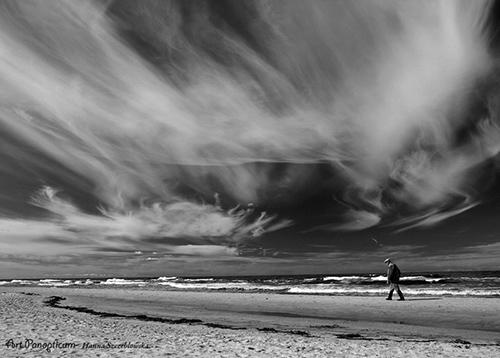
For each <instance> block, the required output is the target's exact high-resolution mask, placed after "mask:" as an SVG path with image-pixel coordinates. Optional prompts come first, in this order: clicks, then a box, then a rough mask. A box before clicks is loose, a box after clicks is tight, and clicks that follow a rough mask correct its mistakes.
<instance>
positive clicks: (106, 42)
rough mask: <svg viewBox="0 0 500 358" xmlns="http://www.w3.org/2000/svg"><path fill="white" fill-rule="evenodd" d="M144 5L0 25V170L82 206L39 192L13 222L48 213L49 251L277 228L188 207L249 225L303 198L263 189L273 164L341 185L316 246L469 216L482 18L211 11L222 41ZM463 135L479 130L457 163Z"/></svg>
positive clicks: (448, 7) (424, 11)
mask: <svg viewBox="0 0 500 358" xmlns="http://www.w3.org/2000/svg"><path fill="white" fill-rule="evenodd" d="M147 4H148V6H143V5H142V3H141V4H138V3H137V4H134V2H126V3H125V2H116V3H113V4H111V5H106V4H104V3H100V2H90V1H89V2H85V1H60V2H57V3H55V2H40V1H23V2H4V3H2V5H1V7H2V8H1V10H2V11H1V12H0V76H1V77H2V83H1V84H0V102H1V103H0V104H1V106H0V128H1V129H2V132H4V133H5V135H8V136H10V137H11V138H14V139H15V141H16V142H19V143H21V144H20V145H19V146H18V147H17V148H18V150H9V151H7V152H6V153H4V155H5V156H6V157H7V158H8V160H10V161H12V162H20V163H21V164H22V166H23V167H29V168H35V167H36V168H39V167H40V166H41V167H43V168H42V169H43V171H44V172H46V173H49V176H53V177H58V178H66V177H67V175H68V174H67V173H72V174H73V175H75V176H77V177H79V178H81V179H82V182H85V183H86V184H85V185H83V184H82V183H77V182H73V183H71V185H73V186H75V187H76V188H74V189H75V190H80V191H82V192H84V193H85V195H87V196H88V197H90V196H92V197H93V198H96V199H97V201H98V202H99V203H101V205H102V210H101V212H100V214H89V213H86V212H85V211H83V210H81V209H79V208H78V207H77V206H76V205H73V204H71V202H70V201H69V200H63V199H61V198H59V197H57V196H56V195H55V192H53V191H52V192H51V189H47V188H46V189H45V190H44V191H43V192H42V193H40V194H38V196H35V198H34V199H33V203H34V204H36V205H37V206H39V207H41V208H43V209H46V210H48V211H49V212H50V213H51V214H50V215H49V216H48V217H47V218H45V221H46V222H47V224H46V225H47V226H46V227H45V229H46V230H45V232H47V233H48V234H49V236H51V235H52V234H53V236H55V237H64V238H67V239H68V240H73V238H74V237H75V236H78V237H79V238H83V239H82V240H84V241H87V242H89V244H90V243H92V244H93V245H101V244H103V243H105V244H107V245H117V246H118V245H130V246H133V245H134V243H135V242H136V241H137V242H139V241H140V240H141V238H148V237H159V238H163V237H165V238H169V237H179V236H180V237H190V238H199V241H200V243H206V242H207V240H209V239H213V238H215V239H216V241H217V243H218V244H219V243H220V244H224V245H227V246H231V245H234V243H235V242H238V241H240V240H243V239H244V238H248V237H258V236H261V235H263V234H264V233H265V232H270V231H274V230H280V229H283V228H285V227H288V226H290V225H291V222H290V221H288V220H285V219H283V218H278V217H277V216H276V214H273V213H271V214H267V213H263V214H256V215H260V216H259V217H254V215H253V213H250V212H248V211H247V209H238V210H237V211H235V212H233V213H229V212H228V211H221V210H220V208H219V207H218V205H217V204H214V205H210V204H198V203H197V202H196V200H193V197H196V195H200V196H202V197H206V196H207V195H212V193H213V192H214V191H216V190H215V189H216V187H217V188H220V189H221V194H222V195H221V196H222V197H224V198H228V199H229V200H230V202H232V203H233V202H234V203H241V205H243V206H244V207H245V206H246V205H247V204H248V203H250V202H255V203H256V204H257V205H259V206H265V205H266V204H267V203H268V201H270V200H271V199H270V197H273V194H274V192H275V191H279V190H280V189H279V188H295V187H297V186H307V185H310V183H308V182H307V181H304V180H302V177H301V175H298V174H296V173H293V170H291V171H290V173H287V175H284V176H283V177H282V178H281V179H280V180H277V179H276V178H275V174H274V172H275V169H276V166H275V165H273V163H274V164H276V163H288V164H291V163H295V164H296V163H302V164H317V163H327V164H328V165H329V166H330V168H332V173H333V174H331V177H329V178H327V179H326V180H325V181H326V182H328V183H330V182H332V181H334V179H336V178H337V177H341V178H342V179H343V180H344V182H347V183H349V184H348V185H346V186H344V187H341V188H340V189H339V188H337V187H335V184H331V185H325V186H326V187H327V189H328V190H331V191H332V192H333V191H335V190H337V191H338V190H340V191H342V192H343V193H344V196H345V197H344V198H343V200H344V201H345V203H346V205H347V209H346V213H345V216H344V220H345V222H343V223H340V224H339V223H338V222H332V223H331V225H329V226H326V227H329V228H333V229H334V230H362V229H366V228H369V227H372V226H376V225H379V224H380V223H381V222H383V221H384V220H389V221H390V220H392V217H393V216H394V214H395V212H398V211H399V209H400V208H401V207H404V208H405V212H406V213H408V217H409V218H411V219H410V221H411V220H413V221H411V225H412V227H415V226H419V225H430V224H433V223H437V222H439V221H441V220H444V219H446V218H448V217H451V216H453V215H457V214H459V213H461V212H463V211H465V210H468V209H470V208H471V207H473V205H476V203H478V202H479V199H478V198H477V197H476V196H477V193H476V192H475V190H471V187H475V183H476V179H477V178H476V174H474V173H473V170H472V168H473V167H474V166H476V165H478V164H480V163H483V162H484V161H486V160H488V159H489V158H492V157H494V156H496V154H497V153H498V146H497V145H496V144H495V143H498V140H499V139H500V132H499V131H498V130H490V129H493V128H498V127H497V124H496V123H495V121H496V120H497V119H496V117H495V116H494V113H495V108H496V107H495V106H497V104H496V103H495V100H494V96H493V95H491V93H487V91H485V93H484V96H485V97H487V98H486V100H485V102H487V103H488V106H489V107H488V108H487V111H486V112H487V113H486V114H485V115H484V116H483V117H484V118H483V117H477V116H479V115H476V114H475V113H470V111H471V110H470V107H473V105H470V103H469V102H468V100H467V99H468V97H469V95H470V94H471V92H473V91H474V89H475V88H474V86H475V85H476V83H477V82H479V81H480V80H481V79H482V78H485V77H486V76H488V75H489V74H490V73H491V72H490V71H492V62H493V61H492V59H491V58H490V55H489V52H488V48H487V39H486V38H485V34H484V31H483V28H484V21H483V18H485V16H483V15H484V13H485V12H486V11H487V10H488V6H487V2H483V1H474V2H473V3H472V2H471V3H469V2H459V1H442V2H438V3H429V2H401V1H384V2H362V3H352V4H351V3H349V4H347V5H346V4H340V3H337V2H308V3H307V4H306V3H304V2H303V1H287V2H286V3H281V2H273V3H268V2H265V1H263V2H260V1H256V2H255V3H254V4H251V5H246V6H243V7H241V8H240V7H238V8H233V7H231V6H232V5H227V6H230V7H231V9H232V10H233V11H234V12H235V13H237V14H239V15H241V16H242V18H244V19H246V20H245V21H242V24H241V26H243V27H245V26H246V27H245V28H243V29H240V30H241V31H240V30H238V28H236V27H234V26H229V25H228V26H221V25H220V24H221V23H223V24H227V23H228V22H227V21H217V20H220V17H224V16H227V15H224V14H222V13H219V12H217V11H216V10H214V9H212V8H211V7H207V8H201V7H195V8H191V7H190V5H185V6H186V7H185V8H184V7H183V8H182V9H181V6H180V5H178V3H177V2H169V3H168V4H167V5H165V4H162V3H161V2H148V3H147ZM121 6H122V7H124V8H125V9H124V8H121ZM136 6H139V7H141V11H137V10H138V8H136ZM163 6H168V11H164V10H165V9H164V8H163ZM183 6H184V5H183ZM127 7H130V8H127ZM120 10H130V11H120ZM142 10H143V11H142ZM184 10H186V11H188V12H189V13H191V14H192V15H193V20H192V22H190V21H187V19H186V18H184V17H183V16H184V15H183V14H184V12H185V11H184ZM239 11H241V12H239ZM245 11H247V12H245ZM248 12H253V13H254V16H249V15H248V14H249V13H248ZM128 13H130V14H133V15H127V14H128ZM228 13H231V12H230V11H228ZM165 14H167V15H165ZM127 16H132V18H127ZM388 19H391V20H390V21H389V20H388ZM222 20H225V18H223V19H222ZM124 28H126V29H127V30H126V32H127V33H128V34H130V36H123V35H124V30H123V29H124ZM193 33H195V34H196V36H193ZM245 34H246V35H245ZM245 36H247V37H249V38H246V37H245ZM130 38H132V39H134V38H137V39H144V44H143V45H142V46H143V47H142V48H141V44H137V43H135V42H133V41H130ZM127 39H128V40H127ZM139 42H140V41H139ZM214 49H216V50H214ZM214 52H217V53H216V54H214ZM469 105H470V106H469ZM462 113H468V115H470V117H473V119H472V120H470V118H469V117H468V116H467V115H463V114H462ZM476 117H477V118H476ZM469 122H472V123H469ZM465 124H470V125H471V126H472V127H474V128H475V129H481V128H487V130H477V131H471V135H470V138H469V139H468V140H466V143H465V144H464V143H457V142H458V141H457V136H458V134H457V133H459V132H460V130H461V128H463V126H464V125H465ZM28 147H29V148H31V149H32V150H31V151H30V150H25V148H28ZM22 148H24V149H23V150H24V152H23V153H21V152H22V151H23V150H21V149H22ZM21 154H22V155H21ZM40 158H49V159H50V161H47V163H45V162H42V161H40ZM54 163H57V165H54ZM255 163H269V166H268V167H267V168H266V167H264V166H262V165H260V166H259V165H258V164H255ZM294 170H295V169H294ZM296 170H303V169H300V168H299V169H296ZM64 173H66V174H64ZM89 183H90V184H89ZM32 184H33V185H34V183H32ZM37 184H38V183H37ZM332 186H333V187H332ZM89 188H90V189H89ZM277 188H278V189H277ZM306 189H307V188H305V189H304V190H306ZM6 190H8V189H6ZM387 198H389V199H387ZM145 202H147V203H153V204H144V203H145ZM457 202H458V203H459V204H456V203H457ZM415 218H421V219H415ZM29 223H30V224H31V225H32V227H33V228H34V227H38V226H37V225H42V224H39V223H38V222H29ZM9 225H15V224H13V223H12V222H10V223H9ZM26 230H27V231H26V232H25V234H26V235H27V236H29V237H32V235H33V234H32V231H34V229H33V230H32V229H26ZM30 230H32V231H30ZM19 232H23V230H21V229H20V230H19ZM51 233H52V234H51ZM116 238H122V239H129V240H131V242H128V243H127V242H126V241H125V240H121V241H120V240H117V239H116ZM166 240H167V239H166Z"/></svg>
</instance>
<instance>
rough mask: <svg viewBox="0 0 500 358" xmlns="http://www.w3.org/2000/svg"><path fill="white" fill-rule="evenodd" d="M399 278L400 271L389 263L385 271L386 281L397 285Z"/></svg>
mask: <svg viewBox="0 0 500 358" xmlns="http://www.w3.org/2000/svg"><path fill="white" fill-rule="evenodd" d="M400 276H401V271H400V270H399V267H397V266H396V264H393V263H391V264H390V265H389V268H388V269H387V281H389V282H392V283H398V282H399V277H400Z"/></svg>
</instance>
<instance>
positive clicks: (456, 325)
mask: <svg viewBox="0 0 500 358" xmlns="http://www.w3.org/2000/svg"><path fill="white" fill-rule="evenodd" d="M54 296H57V297H58V298H54ZM63 298H64V299H63ZM0 313H1V317H2V320H1V321H0V335H1V339H2V345H1V346H0V356H2V357H17V356H20V355H23V356H28V357H39V356H50V357H65V356H68V355H71V356H72V357H73V356H76V357H93V356H99V357H127V356H131V357H164V356H168V355H171V356H175V357H179V356H186V357H197V356H199V357H219V356H221V357H267V356H274V357H331V356H362V357H386V356H400V357H403V356H404V357H435V356H448V357H494V356H500V299H495V298H451V297H446V298H440V299H437V298H418V299H417V298H413V299H412V298H410V299H409V300H408V301H405V302H398V301H385V300H384V299H383V298H382V297H352V296H336V297H332V296H310V295H282V294H263V293H239V292H236V293H234V292H179V291H151V290H144V289H127V288H123V289H122V288H116V289H114V288H106V289H100V288H99V289H83V288H39V287H23V288H18V287H16V288H14V287H2V288H0ZM27 340H28V341H27ZM30 340H31V341H30ZM56 340H57V343H56V344H54V341H56ZM30 342H31V344H30V346H29V347H28V348H26V347H25V346H26V343H30ZM127 342H130V343H129V345H128V346H120V345H123V344H126V343H127ZM7 343H8V345H7ZM51 343H52V345H53V346H56V347H55V348H53V349H50V345H49V344H51ZM16 344H17V345H16ZM44 344H45V345H44ZM109 344H112V346H110V345H109ZM71 345H72V346H71ZM133 345H134V346H133ZM103 346H104V347H107V348H103Z"/></svg>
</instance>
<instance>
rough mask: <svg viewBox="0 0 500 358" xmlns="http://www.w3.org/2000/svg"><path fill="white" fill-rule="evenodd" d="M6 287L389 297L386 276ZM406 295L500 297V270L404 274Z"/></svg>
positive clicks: (28, 282) (51, 282)
mask: <svg viewBox="0 0 500 358" xmlns="http://www.w3.org/2000/svg"><path fill="white" fill-rule="evenodd" d="M0 285H2V286H48V287H63V286H64V287H87V288H92V287H101V288H102V287H109V288H113V287H128V288H141V289H152V290H191V291H192V290H196V291H241V292H274V293H280V294H308V295H369V296H379V295H384V294H386V293H387V284H386V277H385V276H383V275H381V274H376V273H367V274H348V275H293V276H240V277H238V276H232V277H228V276H224V277H176V276H170V277H167V276H163V277H140V278H137V277H135V278H130V277H128V278H126V277H122V278H116V277H106V278H74V279H56V278H51V279H47V278H45V279H13V280H3V281H0ZM400 285H401V288H402V291H403V292H404V293H405V295H410V296H413V295H415V296H479V297H500V271H473V272H434V273H421V272H420V273H403V276H402V277H401V280H400Z"/></svg>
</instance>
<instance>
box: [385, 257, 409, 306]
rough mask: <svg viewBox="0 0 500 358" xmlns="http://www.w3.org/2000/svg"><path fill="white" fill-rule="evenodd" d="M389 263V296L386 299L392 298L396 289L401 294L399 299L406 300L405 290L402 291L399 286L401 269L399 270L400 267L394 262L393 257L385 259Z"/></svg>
mask: <svg viewBox="0 0 500 358" xmlns="http://www.w3.org/2000/svg"><path fill="white" fill-rule="evenodd" d="M384 262H385V263H386V264H387V267H388V269H387V283H388V284H389V285H390V286H389V296H387V298H386V300H388V301H390V300H392V293H393V292H394V290H396V292H397V293H398V295H399V300H398V301H404V300H405V298H404V296H403V292H401V289H400V288H399V277H400V276H401V271H400V270H399V267H398V266H397V265H396V264H394V263H393V262H392V261H391V259H386V260H385V261H384Z"/></svg>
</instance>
